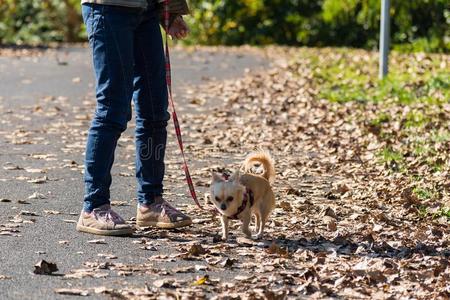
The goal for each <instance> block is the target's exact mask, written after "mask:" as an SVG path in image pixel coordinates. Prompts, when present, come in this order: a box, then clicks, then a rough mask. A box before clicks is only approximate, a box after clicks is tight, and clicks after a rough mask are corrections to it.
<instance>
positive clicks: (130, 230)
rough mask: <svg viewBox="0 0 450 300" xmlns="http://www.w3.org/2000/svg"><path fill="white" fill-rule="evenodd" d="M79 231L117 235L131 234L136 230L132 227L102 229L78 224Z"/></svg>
mask: <svg viewBox="0 0 450 300" xmlns="http://www.w3.org/2000/svg"><path fill="white" fill-rule="evenodd" d="M77 231H79V232H87V233H92V234H97V235H107V236H117V235H131V234H132V233H133V231H134V230H133V228H131V227H130V228H123V229H110V230H102V229H96V228H92V227H87V226H83V225H80V224H77Z"/></svg>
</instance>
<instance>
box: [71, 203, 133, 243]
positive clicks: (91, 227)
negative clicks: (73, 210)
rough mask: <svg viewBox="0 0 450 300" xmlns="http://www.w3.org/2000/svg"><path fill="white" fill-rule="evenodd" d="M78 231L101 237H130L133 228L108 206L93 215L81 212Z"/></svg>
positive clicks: (97, 210) (95, 210) (102, 207)
mask: <svg viewBox="0 0 450 300" xmlns="http://www.w3.org/2000/svg"><path fill="white" fill-rule="evenodd" d="M77 230H78V231H81V232H87V233H93V234H99V235H130V234H132V233H133V228H132V227H131V226H130V225H128V224H126V223H125V220H124V219H122V217H120V216H119V215H118V214H117V213H116V212H114V211H113V210H112V209H111V206H109V205H108V204H105V205H102V206H100V207H99V208H95V209H94V210H93V211H92V212H91V213H86V212H81V214H80V219H79V220H78V223H77Z"/></svg>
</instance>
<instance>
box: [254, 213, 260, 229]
mask: <svg viewBox="0 0 450 300" xmlns="http://www.w3.org/2000/svg"><path fill="white" fill-rule="evenodd" d="M255 219H256V222H255V232H259V228H260V227H261V215H260V214H259V213H258V212H257V213H255Z"/></svg>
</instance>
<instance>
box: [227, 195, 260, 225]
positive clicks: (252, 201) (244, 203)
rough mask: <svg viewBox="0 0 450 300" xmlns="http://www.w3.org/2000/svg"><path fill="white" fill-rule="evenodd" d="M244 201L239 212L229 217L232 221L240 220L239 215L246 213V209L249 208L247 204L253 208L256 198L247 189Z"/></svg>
mask: <svg viewBox="0 0 450 300" xmlns="http://www.w3.org/2000/svg"><path fill="white" fill-rule="evenodd" d="M243 198H244V199H243V200H242V204H241V206H239V208H238V210H237V212H236V213H235V214H234V215H232V216H231V217H228V218H230V219H233V220H236V219H238V218H239V214H240V213H241V212H243V211H244V209H245V208H246V207H247V202H250V207H252V206H253V203H254V202H255V196H254V195H253V191H252V190H251V189H249V188H246V190H245V192H244V197H243Z"/></svg>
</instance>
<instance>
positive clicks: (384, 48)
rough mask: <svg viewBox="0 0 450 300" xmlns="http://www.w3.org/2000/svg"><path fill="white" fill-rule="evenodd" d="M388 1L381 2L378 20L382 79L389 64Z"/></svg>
mask: <svg viewBox="0 0 450 300" xmlns="http://www.w3.org/2000/svg"><path fill="white" fill-rule="evenodd" d="M390 6H391V5H390V0H382V1H381V20H380V70H379V78H380V79H383V78H384V77H385V76H386V75H387V73H388V67H389V66H388V63H389V37H390V30H389V27H390V26H389V25H390V16H389V8H390Z"/></svg>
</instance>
